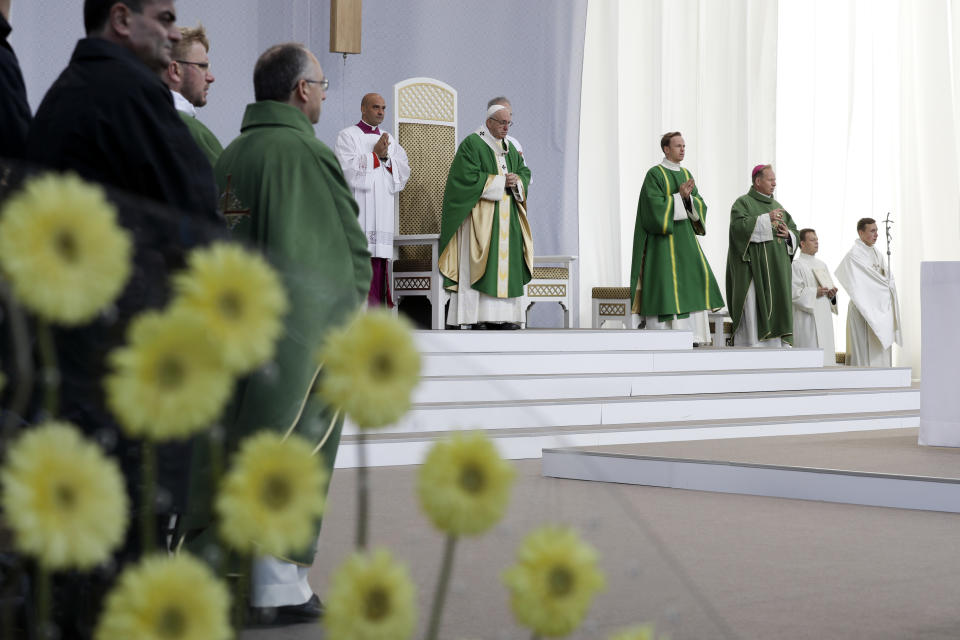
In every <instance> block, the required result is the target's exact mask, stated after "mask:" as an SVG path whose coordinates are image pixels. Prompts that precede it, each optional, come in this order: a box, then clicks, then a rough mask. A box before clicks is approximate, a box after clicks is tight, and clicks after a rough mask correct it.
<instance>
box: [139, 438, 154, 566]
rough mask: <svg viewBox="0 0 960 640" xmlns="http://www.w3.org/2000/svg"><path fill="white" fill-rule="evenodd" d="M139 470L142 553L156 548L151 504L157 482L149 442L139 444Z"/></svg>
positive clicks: (151, 444) (152, 447)
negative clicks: (140, 474)
mask: <svg viewBox="0 0 960 640" xmlns="http://www.w3.org/2000/svg"><path fill="white" fill-rule="evenodd" d="M140 455H141V457H142V460H141V461H140V468H141V469H142V470H143V478H142V484H141V487H140V490H141V493H140V542H141V544H142V545H143V553H149V552H150V551H153V549H154V547H155V546H156V542H157V541H156V529H155V527H156V524H157V519H156V518H155V517H154V513H153V504H154V502H155V501H156V491H157V487H156V481H157V469H156V467H157V457H156V456H157V452H156V449H155V447H154V444H153V442H152V441H150V440H144V441H143V442H142V443H141V444H140Z"/></svg>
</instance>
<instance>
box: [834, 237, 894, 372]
mask: <svg viewBox="0 0 960 640" xmlns="http://www.w3.org/2000/svg"><path fill="white" fill-rule="evenodd" d="M834 273H835V274H836V276H837V280H838V281H839V282H840V285H841V286H842V287H843V288H844V290H846V292H847V295H848V296H850V306H849V308H848V309H847V364H848V365H851V366H854V367H889V366H891V365H892V364H893V354H892V350H891V347H892V346H893V343H897V344H899V345H902V344H903V339H902V338H901V335H900V303H899V301H898V300H897V285H896V283H895V282H894V280H893V276H892V275H890V273H889V270H888V268H887V264H886V261H885V260H884V258H883V254H881V253H880V250H879V249H877V247H876V245H874V246H872V247H868V246H867V245H866V243H865V242H864V241H863V240H861V239H859V238H857V240H856V242H854V243H853V248H852V249H850V251H849V252H847V255H846V256H844V258H843V260H842V261H841V262H840V266H839V267H837V270H836V271H835V272H834Z"/></svg>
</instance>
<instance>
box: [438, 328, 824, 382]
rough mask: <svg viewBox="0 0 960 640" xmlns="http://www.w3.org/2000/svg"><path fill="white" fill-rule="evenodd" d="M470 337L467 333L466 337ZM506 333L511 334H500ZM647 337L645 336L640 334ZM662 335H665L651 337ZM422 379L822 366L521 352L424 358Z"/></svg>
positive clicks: (743, 352) (733, 353)
mask: <svg viewBox="0 0 960 640" xmlns="http://www.w3.org/2000/svg"><path fill="white" fill-rule="evenodd" d="M463 333H468V332H463ZM499 333H507V332H499ZM637 333H644V332H639V331H638V332H637ZM649 333H661V332H659V331H658V332H649ZM421 358H422V367H421V375H422V376H423V377H433V376H462V375H504V376H507V375H545V374H562V375H567V374H578V373H579V374H598V373H599V374H602V373H620V372H623V371H629V372H631V373H646V372H655V371H656V372H666V371H720V370H732V369H771V368H772V369H786V368H813V367H822V366H823V355H822V352H821V350H820V349H688V350H685V351H605V352H594V353H589V352H582V353H581V352H570V351H543V352H534V351H522V352H489V353H476V352H462V353H424V354H422V356H421Z"/></svg>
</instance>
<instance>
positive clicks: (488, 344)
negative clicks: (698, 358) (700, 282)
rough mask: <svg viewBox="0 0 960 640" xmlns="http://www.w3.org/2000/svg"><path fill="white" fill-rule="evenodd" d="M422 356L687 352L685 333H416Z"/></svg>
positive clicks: (688, 343) (689, 345) (688, 336)
mask: <svg viewBox="0 0 960 640" xmlns="http://www.w3.org/2000/svg"><path fill="white" fill-rule="evenodd" d="M414 340H415V341H416V344H417V348H418V349H420V351H421V352H422V353H489V352H510V351H664V350H685V349H686V350H690V349H692V348H693V335H692V334H691V333H690V332H689V331H589V330H576V331H569V330H568V331H543V330H536V331H456V330H454V331H416V332H414Z"/></svg>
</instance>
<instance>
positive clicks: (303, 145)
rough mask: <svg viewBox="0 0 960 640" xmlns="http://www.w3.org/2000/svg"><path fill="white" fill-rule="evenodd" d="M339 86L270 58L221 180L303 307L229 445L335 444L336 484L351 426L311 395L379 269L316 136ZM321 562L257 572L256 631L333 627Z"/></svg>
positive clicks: (311, 66)
mask: <svg viewBox="0 0 960 640" xmlns="http://www.w3.org/2000/svg"><path fill="white" fill-rule="evenodd" d="M328 86H329V84H328V82H327V80H326V79H325V78H324V76H323V69H321V68H320V63H319V62H318V61H317V59H316V57H314V55H313V54H312V53H311V52H310V51H308V50H307V49H306V48H305V47H304V46H303V45H300V44H295V43H288V44H280V45H276V46H273V47H271V48H270V49H268V50H267V51H266V52H264V53H263V55H261V56H260V59H259V60H257V64H256V66H255V67H254V71H253V88H254V94H255V97H256V102H254V103H253V104H249V105H247V108H246V112H245V113H244V116H243V124H242V125H241V128H240V136H239V137H238V138H237V139H235V140H234V141H233V142H231V143H230V144H229V145H228V146H227V148H226V149H224V151H223V153H222V154H221V155H220V159H219V160H218V161H217V164H216V167H215V169H214V173H215V174H216V178H217V185H218V186H219V188H220V193H221V202H222V203H224V205H225V206H226V207H229V209H230V210H231V211H233V212H238V211H240V212H246V213H247V215H239V222H238V223H237V225H236V227H234V231H233V235H234V236H235V237H237V238H238V239H240V240H242V241H244V242H247V243H249V244H250V245H253V246H258V247H260V248H261V249H262V250H263V252H264V253H265V254H266V256H267V258H268V259H270V260H271V262H272V263H273V264H274V266H275V267H276V268H277V269H278V270H279V271H280V273H281V276H282V278H283V284H284V286H285V287H286V290H287V296H288V298H289V299H290V306H291V308H290V311H289V313H288V314H287V316H286V318H285V322H286V327H285V331H284V332H283V337H282V338H281V340H280V341H279V343H278V344H277V355H276V359H275V361H274V364H275V366H272V367H269V368H264V369H262V370H259V371H257V372H255V373H253V374H252V375H251V376H249V377H248V378H246V379H245V380H243V381H241V382H240V384H239V386H238V391H237V395H236V397H235V399H234V404H233V407H234V409H233V410H232V411H230V412H228V415H226V416H225V419H224V420H225V424H226V428H227V434H226V436H227V445H228V447H229V448H231V449H232V448H235V447H236V446H237V445H238V444H239V443H240V442H241V441H242V440H243V439H244V438H245V437H247V436H248V435H250V434H252V433H254V432H257V431H260V430H262V429H273V430H275V431H277V432H280V433H285V432H286V431H287V430H288V429H291V428H292V429H293V431H294V432H295V433H297V434H298V435H300V436H302V437H304V438H306V439H308V440H310V441H312V442H320V441H321V440H323V439H324V437H325V436H326V435H329V437H328V438H327V439H326V441H325V444H324V445H323V447H322V448H321V449H320V455H321V456H322V459H323V463H324V465H325V466H326V470H327V471H328V472H331V473H332V471H333V461H334V458H336V455H337V447H338V446H339V444H340V430H341V428H342V425H343V418H339V419H335V416H334V412H332V411H329V410H328V409H327V408H326V407H325V406H323V404H322V403H321V402H319V401H318V400H317V398H316V396H315V394H313V393H311V391H312V389H311V386H312V382H313V380H314V376H315V374H316V372H317V366H316V363H315V362H314V354H315V353H316V351H317V348H318V347H319V346H320V343H321V341H322V340H323V338H324V335H325V334H326V333H327V331H328V330H329V329H330V328H332V327H334V326H336V325H338V324H340V323H342V322H343V321H344V320H345V319H346V317H347V316H348V315H349V314H351V313H352V312H353V311H355V310H356V309H358V308H359V307H360V306H361V304H362V303H363V301H364V300H365V299H366V297H367V292H368V291H369V289H370V276H371V269H370V252H369V251H367V239H366V237H365V236H364V234H363V230H362V229H361V228H360V225H359V223H358V222H357V203H356V202H355V201H354V199H353V196H352V195H351V193H350V189H349V187H348V186H347V183H346V181H345V180H344V178H343V172H342V171H341V170H340V165H339V163H338V162H337V158H336V157H335V156H334V154H333V152H332V151H331V150H330V148H329V147H327V145H325V144H324V143H322V142H320V141H319V140H317V138H316V136H315V135H314V130H313V125H314V124H315V123H316V122H317V120H319V118H320V110H321V107H322V105H323V101H324V100H325V99H326V90H327V87H328ZM301 409H302V411H301ZM328 429H330V433H329V434H327V431H328ZM317 531H318V534H319V522H318V523H317ZM314 540H316V538H314ZM315 553H316V544H315V543H311V544H310V545H308V547H307V548H306V549H303V550H302V551H301V552H299V553H296V554H292V555H290V556H289V559H285V560H280V559H278V558H273V557H262V558H258V559H257V560H256V561H255V562H254V566H253V573H252V579H251V593H250V602H251V605H252V607H253V611H252V614H253V617H254V621H255V622H260V623H269V624H275V625H276V624H293V623H297V622H305V621H309V620H311V619H316V618H317V617H319V616H320V615H322V612H323V609H322V605H321V604H320V601H319V599H318V598H317V597H316V596H315V595H314V594H313V591H312V590H311V588H310V585H309V584H308V583H307V571H308V570H309V568H310V566H311V564H312V563H313V558H314V554H315Z"/></svg>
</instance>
